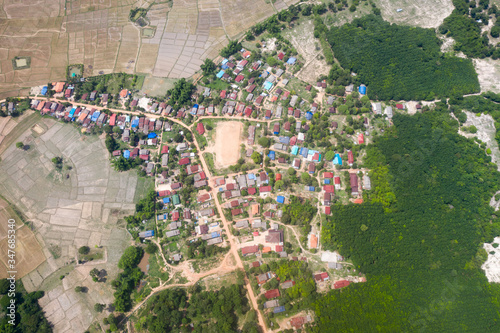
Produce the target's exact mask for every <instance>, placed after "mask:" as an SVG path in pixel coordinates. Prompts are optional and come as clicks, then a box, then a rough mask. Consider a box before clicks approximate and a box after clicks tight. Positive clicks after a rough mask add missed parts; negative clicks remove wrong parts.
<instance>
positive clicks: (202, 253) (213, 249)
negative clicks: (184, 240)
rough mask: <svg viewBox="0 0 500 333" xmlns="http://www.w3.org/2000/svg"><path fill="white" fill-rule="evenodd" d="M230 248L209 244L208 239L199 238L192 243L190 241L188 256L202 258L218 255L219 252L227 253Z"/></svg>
mask: <svg viewBox="0 0 500 333" xmlns="http://www.w3.org/2000/svg"><path fill="white" fill-rule="evenodd" d="M228 250H229V248H228V247H220V246H217V245H207V242H206V241H203V240H201V239H198V240H196V241H194V242H192V243H189V245H188V248H187V256H188V258H189V259H202V258H208V257H213V256H216V255H217V254H219V253H226V252H227V251H228Z"/></svg>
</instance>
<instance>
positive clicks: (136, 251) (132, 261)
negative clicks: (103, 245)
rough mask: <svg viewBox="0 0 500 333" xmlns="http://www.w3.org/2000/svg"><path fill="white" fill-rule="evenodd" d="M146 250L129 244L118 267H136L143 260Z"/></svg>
mask: <svg viewBox="0 0 500 333" xmlns="http://www.w3.org/2000/svg"><path fill="white" fill-rule="evenodd" d="M143 254H144V251H143V249H142V248H140V247H136V246H129V247H127V249H125V252H124V253H123V255H122V257H121V258H120V261H118V267H119V268H121V269H126V268H134V267H136V266H137V265H138V264H139V262H140V261H141V258H142V255H143Z"/></svg>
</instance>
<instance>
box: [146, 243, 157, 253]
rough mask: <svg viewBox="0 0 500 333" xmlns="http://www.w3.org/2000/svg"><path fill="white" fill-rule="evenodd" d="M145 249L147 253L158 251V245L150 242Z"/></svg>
mask: <svg viewBox="0 0 500 333" xmlns="http://www.w3.org/2000/svg"><path fill="white" fill-rule="evenodd" d="M145 251H146V253H149V254H154V253H156V252H157V251H158V246H156V244H155V243H152V242H149V243H148V245H146V249H145Z"/></svg>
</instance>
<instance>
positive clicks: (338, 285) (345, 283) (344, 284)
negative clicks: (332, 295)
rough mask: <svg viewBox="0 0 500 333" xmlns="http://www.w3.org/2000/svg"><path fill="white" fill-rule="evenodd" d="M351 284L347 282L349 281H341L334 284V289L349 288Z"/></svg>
mask: <svg viewBox="0 0 500 333" xmlns="http://www.w3.org/2000/svg"><path fill="white" fill-rule="evenodd" d="M350 284H351V282H349V281H347V280H340V281H337V282H335V283H334V284H333V288H334V289H340V288H344V287H347V286H348V285H350Z"/></svg>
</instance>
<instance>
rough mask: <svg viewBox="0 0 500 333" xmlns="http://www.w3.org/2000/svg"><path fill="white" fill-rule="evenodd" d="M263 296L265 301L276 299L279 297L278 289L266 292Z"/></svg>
mask: <svg viewBox="0 0 500 333" xmlns="http://www.w3.org/2000/svg"><path fill="white" fill-rule="evenodd" d="M264 296H265V297H266V298H267V299H271V298H276V297H279V296H280V291H279V289H271V290H268V291H266V293H265V294H264Z"/></svg>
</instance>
